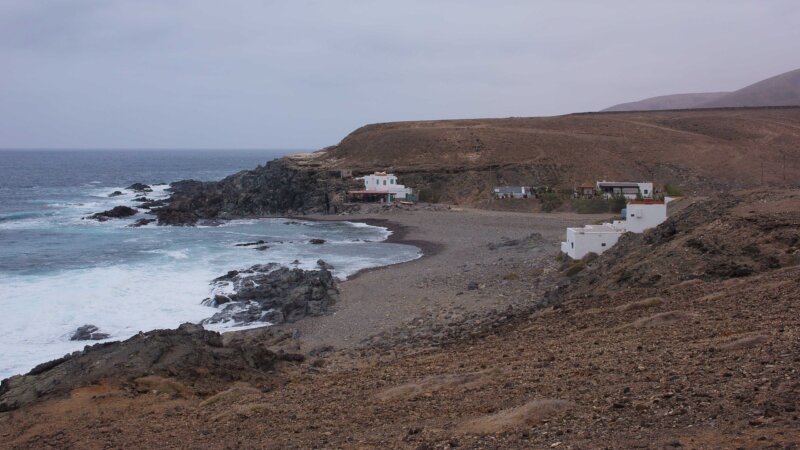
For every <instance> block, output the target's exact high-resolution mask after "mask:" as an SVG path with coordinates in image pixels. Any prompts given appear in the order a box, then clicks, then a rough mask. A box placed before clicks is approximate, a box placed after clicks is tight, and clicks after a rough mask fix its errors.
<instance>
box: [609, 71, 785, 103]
mask: <svg viewBox="0 0 800 450" xmlns="http://www.w3.org/2000/svg"><path fill="white" fill-rule="evenodd" d="M795 105H800V69H796V70H792V71H790V72H786V73H782V74H780V75H777V76H774V77H771V78H767V79H765V80H762V81H759V82H757V83H754V84H751V85H749V86H747V87H744V88H742V89H739V90H738V91H734V92H703V93H692V94H673V95H662V96H658V97H651V98H646V99H644V100H639V101H635V102H628V103H620V104H618V105H614V106H612V107H610V108H606V109H604V110H603V111H660V110H668V109H697V108H734V107H751V106H795Z"/></svg>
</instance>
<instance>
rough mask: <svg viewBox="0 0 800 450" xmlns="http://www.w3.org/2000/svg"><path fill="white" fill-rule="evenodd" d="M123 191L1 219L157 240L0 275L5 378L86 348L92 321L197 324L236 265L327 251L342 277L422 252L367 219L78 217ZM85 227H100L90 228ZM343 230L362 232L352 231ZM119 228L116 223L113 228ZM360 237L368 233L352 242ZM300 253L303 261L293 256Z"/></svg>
mask: <svg viewBox="0 0 800 450" xmlns="http://www.w3.org/2000/svg"><path fill="white" fill-rule="evenodd" d="M93 189H94V188H93ZM113 190H114V189H113V188H112V189H110V190H109V189H108V188H104V189H103V192H105V193H106V195H107V193H108V192H112V191H113ZM120 197H121V196H120ZM120 197H112V198H105V197H103V198H100V197H98V198H97V199H93V200H92V201H91V202H85V203H81V202H65V203H70V204H68V205H65V206H64V207H63V208H62V209H56V211H59V213H58V214H54V215H52V216H47V217H38V218H30V219H23V220H14V221H8V222H2V223H0V229H14V226H17V227H19V228H31V227H34V228H48V227H54V226H58V227H62V226H78V225H80V226H81V229H82V230H84V232H85V233H86V236H84V237H82V238H83V239H86V238H88V239H93V238H95V235H94V233H99V234H98V235H97V238H103V239H111V238H116V239H114V240H112V241H110V242H115V243H119V245H126V246H132V247H131V248H134V246H136V245H143V244H147V243H148V242H150V243H156V244H157V245H158V246H160V248H155V249H153V248H152V247H150V248H149V249H147V247H146V246H145V247H144V248H143V249H142V250H141V252H142V253H140V254H148V255H152V256H148V257H146V259H145V260H144V261H142V260H140V259H132V260H131V261H127V262H124V261H122V262H120V263H112V264H108V265H104V266H102V267H94V268H90V269H75V270H63V271H59V272H47V273H41V274H37V275H18V274H8V273H0V286H2V294H3V295H2V296H0V311H3V314H0V378H4V377H7V376H10V375H13V374H17V373H23V372H27V371H28V370H29V369H31V368H32V367H33V366H35V365H36V364H39V363H42V362H44V361H47V360H50V359H53V358H57V357H60V356H62V355H64V354H65V353H69V352H72V351H76V350H80V349H82V348H83V346H84V345H86V344H87V342H74V341H70V340H69V337H70V336H71V334H72V333H73V332H74V331H75V329H76V328H77V327H79V326H82V325H85V324H92V325H96V326H97V327H99V328H100V330H101V331H102V332H104V333H109V334H111V338H109V340H120V339H126V338H128V337H130V336H132V335H134V334H136V333H138V332H139V331H148V330H152V329H157V328H174V327H176V326H178V325H179V324H180V323H182V322H186V321H191V322H198V321H200V320H202V319H204V318H207V317H210V316H212V315H213V314H214V313H215V312H217V310H216V309H214V308H211V307H208V306H203V305H202V300H203V299H205V298H208V297H213V295H214V294H216V293H221V294H224V293H230V292H231V286H230V284H223V283H216V284H215V285H211V284H210V283H211V280H213V279H214V278H216V277H218V276H220V275H222V274H224V273H226V272H227V271H229V270H242V269H246V268H248V267H250V266H252V265H255V264H266V263H270V262H275V263H278V264H281V265H283V266H287V267H299V268H301V269H309V270H310V269H316V268H318V266H317V261H318V260H319V259H323V260H324V261H326V262H327V263H329V264H332V265H333V266H334V267H335V269H334V270H333V274H334V276H336V277H337V278H339V279H345V278H347V277H349V276H351V275H352V274H354V273H356V272H358V271H359V270H362V269H366V268H370V267H376V266H381V265H387V264H394V263H398V262H402V261H408V260H411V259H415V258H418V257H420V256H421V253H419V251H418V250H417V249H416V248H414V247H409V246H403V245H399V244H387V243H375V242H368V241H380V240H383V239H385V237H386V236H388V235H389V234H390V233H389V232H388V230H386V229H384V228H378V227H371V226H369V225H366V224H356V223H351V224H347V223H342V222H339V223H331V224H326V223H322V222H301V224H303V225H308V226H303V227H297V229H296V230H295V228H294V226H288V227H287V226H286V223H287V222H297V221H294V220H292V221H290V220H286V219H246V220H236V221H229V222H226V223H225V224H224V225H223V228H224V230H223V229H221V230H200V229H197V228H169V227H147V228H137V229H131V228H128V229H124V230H123V229H122V228H123V227H126V226H127V225H128V224H130V222H131V221H132V220H133V219H120V220H111V221H108V222H102V223H101V222H97V221H94V220H82V219H81V217H83V216H85V215H87V210H92V211H91V212H97V211H100V210H102V209H108V208H109V207H113V205H115V204H125V203H126V202H129V201H130V198H131V197H130V196H127V199H126V198H120ZM148 197H152V196H151V195H148ZM89 203H91V205H89ZM100 208H102V209H100ZM62 212H63V213H62ZM137 216H140V215H137ZM273 224H274V225H276V226H278V228H275V227H273V226H272V225H273ZM86 226H91V227H96V228H92V229H89V228H84V227H86ZM237 227H239V228H238V229H237ZM212 228H213V227H212ZM346 228H351V229H352V228H357V229H359V231H358V232H357V233H356V234H353V233H352V231H350V232H348V231H347V230H346ZM117 229H119V231H115V230H117ZM109 233H111V234H109ZM113 233H124V234H120V235H118V236H117V235H116V234H113ZM274 233H278V234H281V236H278V237H276V240H281V239H284V243H283V244H280V243H274V242H268V243H267V245H269V247H270V248H269V249H267V250H266V251H258V250H255V249H253V248H252V247H236V246H234V245H233V243H235V242H236V241H237V240H239V238H238V237H236V236H241V237H242V238H246V239H248V240H251V239H265V240H269V238H268V236H270V235H271V234H274ZM82 236H83V235H82ZM71 238H72V237H71ZM310 238H323V239H326V241H327V242H326V244H325V245H312V244H310V243H308V239H310ZM354 238H358V239H361V241H353V239H354ZM75 239H77V236H76V237H75ZM239 242H241V241H239ZM73 245H79V242H78V243H75V244H73ZM295 260H297V261H298V262H299V264H292V263H293V262H294V261H295ZM231 325H233V324H230V323H229V324H215V325H214V326H213V329H215V330H220V331H221V330H227V329H229V328H227V327H229V326H231ZM264 325H265V324H255V325H253V326H248V327H247V328H253V327H256V326H264Z"/></svg>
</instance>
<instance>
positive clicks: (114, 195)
mask: <svg viewBox="0 0 800 450" xmlns="http://www.w3.org/2000/svg"><path fill="white" fill-rule="evenodd" d="M120 195H122V192H120V191H114V192H112V193H110V194H108V196H109V197H119V196H120Z"/></svg>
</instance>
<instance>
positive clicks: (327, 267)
mask: <svg viewBox="0 0 800 450" xmlns="http://www.w3.org/2000/svg"><path fill="white" fill-rule="evenodd" d="M317 266H319V268H320V269H325V270H333V269H334V267H333V266H332V265H330V264H328V263H327V262H325V261H324V260H322V259H318V260H317Z"/></svg>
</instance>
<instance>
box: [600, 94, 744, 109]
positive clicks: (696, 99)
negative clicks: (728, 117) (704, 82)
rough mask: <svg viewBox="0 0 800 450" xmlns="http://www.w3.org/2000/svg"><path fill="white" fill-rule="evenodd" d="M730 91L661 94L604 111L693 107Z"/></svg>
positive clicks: (723, 95)
mask: <svg viewBox="0 0 800 450" xmlns="http://www.w3.org/2000/svg"><path fill="white" fill-rule="evenodd" d="M728 94H730V92H697V93H691V94H672V95H659V96H658V97H650V98H646V99H644V100H639V101H635V102H628V103H620V104H619V105H614V106H612V107H610V108H606V109H604V110H603V111H661V110H665V109H692V108H698V107H700V105H702V104H704V103H707V102H710V101H713V100H716V99H719V98H722V97H725V96H726V95H728Z"/></svg>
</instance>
